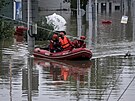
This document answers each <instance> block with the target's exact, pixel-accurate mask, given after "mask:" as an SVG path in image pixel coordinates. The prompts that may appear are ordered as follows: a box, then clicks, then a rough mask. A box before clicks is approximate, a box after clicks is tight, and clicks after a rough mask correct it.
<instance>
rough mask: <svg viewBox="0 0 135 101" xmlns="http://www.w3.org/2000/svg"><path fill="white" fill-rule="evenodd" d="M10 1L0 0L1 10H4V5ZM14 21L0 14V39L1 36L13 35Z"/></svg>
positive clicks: (8, 36)
mask: <svg viewBox="0 0 135 101" xmlns="http://www.w3.org/2000/svg"><path fill="white" fill-rule="evenodd" d="M8 4H9V3H8V2H6V1H5V0H0V11H1V10H2V8H3V7H5V6H6V5H8ZM12 23H13V22H11V21H9V20H7V19H5V18H3V16H2V15H0V39H1V38H10V37H11V36H13V32H14V29H13V26H12V25H13V24H12Z"/></svg>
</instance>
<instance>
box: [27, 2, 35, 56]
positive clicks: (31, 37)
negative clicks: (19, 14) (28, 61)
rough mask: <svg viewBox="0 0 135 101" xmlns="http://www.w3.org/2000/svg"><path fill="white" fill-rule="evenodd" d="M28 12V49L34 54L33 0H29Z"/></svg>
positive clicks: (30, 53)
mask: <svg viewBox="0 0 135 101" xmlns="http://www.w3.org/2000/svg"><path fill="white" fill-rule="evenodd" d="M27 12H28V19H27V28H28V30H27V42H28V51H29V55H33V50H34V45H35V37H34V34H33V33H32V27H33V25H32V2H31V0H27Z"/></svg>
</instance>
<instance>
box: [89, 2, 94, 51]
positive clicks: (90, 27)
mask: <svg viewBox="0 0 135 101" xmlns="http://www.w3.org/2000/svg"><path fill="white" fill-rule="evenodd" d="M88 12H89V33H88V48H89V49H90V48H91V46H92V29H93V26H92V25H93V23H92V4H91V0H89V9H88Z"/></svg>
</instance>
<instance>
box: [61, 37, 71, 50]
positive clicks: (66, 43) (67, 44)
mask: <svg viewBox="0 0 135 101" xmlns="http://www.w3.org/2000/svg"><path fill="white" fill-rule="evenodd" d="M59 40H60V42H61V45H62V48H67V47H69V46H70V43H69V41H68V39H67V37H66V36H64V39H62V38H60V39H59Z"/></svg>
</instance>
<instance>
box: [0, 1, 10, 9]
mask: <svg viewBox="0 0 135 101" xmlns="http://www.w3.org/2000/svg"><path fill="white" fill-rule="evenodd" d="M8 4H9V3H7V2H6V1H5V0H0V11H1V9H2V8H3V7H4V6H6V5H8Z"/></svg>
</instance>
